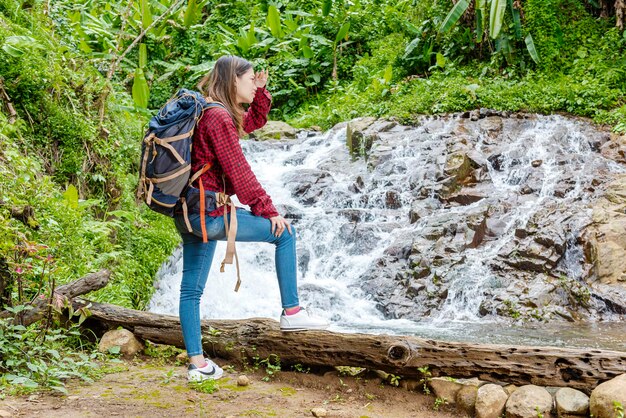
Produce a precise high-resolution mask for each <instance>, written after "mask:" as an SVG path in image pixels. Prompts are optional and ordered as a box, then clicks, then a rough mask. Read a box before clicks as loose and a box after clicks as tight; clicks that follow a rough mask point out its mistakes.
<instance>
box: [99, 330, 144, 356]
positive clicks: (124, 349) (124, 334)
mask: <svg viewBox="0 0 626 418" xmlns="http://www.w3.org/2000/svg"><path fill="white" fill-rule="evenodd" d="M113 347H120V353H121V354H122V355H123V356H126V357H132V356H134V355H135V354H137V353H138V352H140V351H141V350H143V344H142V343H141V342H140V341H139V340H138V339H137V338H135V335H134V334H133V333H132V332H130V331H129V330H127V329H123V328H122V329H115V330H111V331H107V332H106V333H105V334H104V335H103V336H102V339H101V340H100V343H99V344H98V351H100V352H101V353H108V352H109V350H110V349H111V348H113Z"/></svg>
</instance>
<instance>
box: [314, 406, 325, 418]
mask: <svg viewBox="0 0 626 418" xmlns="http://www.w3.org/2000/svg"><path fill="white" fill-rule="evenodd" d="M311 413H312V414H313V416H314V417H325V416H326V415H327V412H326V410H325V409H324V408H313V409H311Z"/></svg>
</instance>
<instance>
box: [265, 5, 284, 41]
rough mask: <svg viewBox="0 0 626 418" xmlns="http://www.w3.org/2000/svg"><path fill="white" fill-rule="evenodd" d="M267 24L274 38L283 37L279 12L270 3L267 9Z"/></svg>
mask: <svg viewBox="0 0 626 418" xmlns="http://www.w3.org/2000/svg"><path fill="white" fill-rule="evenodd" d="M267 26H268V27H269V28H270V32H272V35H273V36H274V37H275V38H278V39H281V38H282V37H283V31H282V30H281V27H280V13H279V12H278V9H277V8H276V6H274V5H271V6H270V7H269V8H268V10H267Z"/></svg>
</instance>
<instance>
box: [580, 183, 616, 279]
mask: <svg viewBox="0 0 626 418" xmlns="http://www.w3.org/2000/svg"><path fill="white" fill-rule="evenodd" d="M625 205H626V174H623V175H620V176H619V177H618V178H616V179H615V180H614V181H613V182H612V183H611V184H609V187H608V189H607V190H606V193H605V194H604V196H603V197H602V198H600V199H598V200H597V202H596V203H595V205H594V207H593V214H592V219H593V224H592V225H591V226H590V227H589V228H587V230H586V231H585V234H584V236H583V239H584V240H585V258H587V260H589V261H590V262H592V263H594V264H595V270H596V274H597V279H598V280H599V281H600V282H601V283H604V284H612V285H613V284H618V285H621V286H624V287H626V257H624V253H625V252H626V234H624V231H626V213H624V206H625Z"/></svg>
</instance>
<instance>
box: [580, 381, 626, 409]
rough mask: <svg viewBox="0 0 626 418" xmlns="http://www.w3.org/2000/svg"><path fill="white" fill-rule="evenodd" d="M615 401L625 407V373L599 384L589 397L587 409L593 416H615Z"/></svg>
mask: <svg viewBox="0 0 626 418" xmlns="http://www.w3.org/2000/svg"><path fill="white" fill-rule="evenodd" d="M615 402H619V403H620V404H621V405H622V407H623V408H626V374H622V375H619V376H617V377H616V378H613V379H611V380H609V381H608V382H604V383H601V384H599V385H598V386H597V387H596V388H595V389H594V390H593V391H592V392H591V398H590V399H589V409H590V411H589V412H591V415H593V416H594V418H613V417H615V416H616V415H615Z"/></svg>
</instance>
